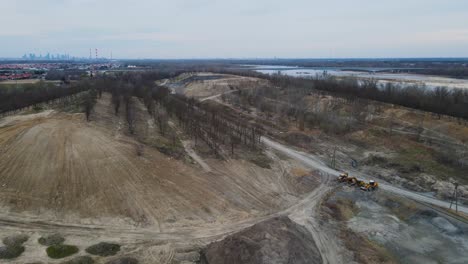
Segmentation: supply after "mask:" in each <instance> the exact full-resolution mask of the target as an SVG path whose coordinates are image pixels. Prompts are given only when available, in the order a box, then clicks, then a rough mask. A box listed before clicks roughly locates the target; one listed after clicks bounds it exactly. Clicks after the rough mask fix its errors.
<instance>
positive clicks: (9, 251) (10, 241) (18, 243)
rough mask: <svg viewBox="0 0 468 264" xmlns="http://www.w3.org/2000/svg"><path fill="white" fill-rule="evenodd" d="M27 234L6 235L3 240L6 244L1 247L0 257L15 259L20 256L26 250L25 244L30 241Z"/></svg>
mask: <svg viewBox="0 0 468 264" xmlns="http://www.w3.org/2000/svg"><path fill="white" fill-rule="evenodd" d="M28 239H29V237H28V236H27V235H23V234H21V235H13V236H9V237H5V238H4V239H3V240H2V242H3V244H4V245H5V246H4V247H0V259H14V258H17V257H19V256H20V255H21V254H22V253H23V252H24V250H25V248H24V246H23V244H24V243H25V242H26V241H28Z"/></svg>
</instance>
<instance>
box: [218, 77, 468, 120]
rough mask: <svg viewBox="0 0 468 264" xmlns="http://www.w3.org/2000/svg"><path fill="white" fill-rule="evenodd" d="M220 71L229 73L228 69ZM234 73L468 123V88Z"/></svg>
mask: <svg viewBox="0 0 468 264" xmlns="http://www.w3.org/2000/svg"><path fill="white" fill-rule="evenodd" d="M220 72H223V73H226V71H225V70H221V71H220ZM228 72H230V73H233V74H239V75H247V76H253V77H260V78H265V79H268V80H270V81H271V82H272V84H274V85H275V86H278V87H281V88H284V89H312V90H319V91H324V92H328V93H331V94H333V95H335V96H342V97H346V98H353V97H355V98H364V99H370V100H376V101H380V102H384V103H390V104H396V105H401V106H405V107H409V108H414V109H418V110H423V111H427V112H432V113H435V114H438V115H449V116H453V117H457V118H462V119H465V120H468V89H448V88H446V87H437V88H435V89H430V88H427V87H424V86H421V85H414V86H409V87H400V86H399V85H397V84H392V83H387V84H386V85H384V87H381V86H379V84H378V83H377V81H376V80H361V81H358V80H356V79H354V78H335V77H333V76H321V77H316V78H297V77H290V76H284V75H266V74H261V73H256V72H252V71H228Z"/></svg>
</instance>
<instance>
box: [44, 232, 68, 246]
mask: <svg viewBox="0 0 468 264" xmlns="http://www.w3.org/2000/svg"><path fill="white" fill-rule="evenodd" d="M64 241H65V238H64V237H62V236H61V235H60V234H52V235H48V236H43V237H41V238H39V240H38V242H39V244H41V245H43V246H53V245H60V244H62V243H63V242H64Z"/></svg>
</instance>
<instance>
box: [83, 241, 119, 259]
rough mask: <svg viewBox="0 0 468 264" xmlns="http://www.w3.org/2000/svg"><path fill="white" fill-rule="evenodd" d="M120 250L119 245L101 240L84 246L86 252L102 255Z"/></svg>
mask: <svg viewBox="0 0 468 264" xmlns="http://www.w3.org/2000/svg"><path fill="white" fill-rule="evenodd" d="M119 251H120V245H118V244H114V243H106V242H101V243H98V244H96V245H92V246H90V247H88V248H86V252H88V253H89V254H92V255H98V256H102V257H107V256H113V255H115V254H117V252H119Z"/></svg>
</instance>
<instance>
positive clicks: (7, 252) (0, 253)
mask: <svg viewBox="0 0 468 264" xmlns="http://www.w3.org/2000/svg"><path fill="white" fill-rule="evenodd" d="M24 250H25V248H24V247H23V246H20V245H16V246H5V247H0V259H14V258H17V257H19V256H20V255H21V254H23V252H24Z"/></svg>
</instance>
